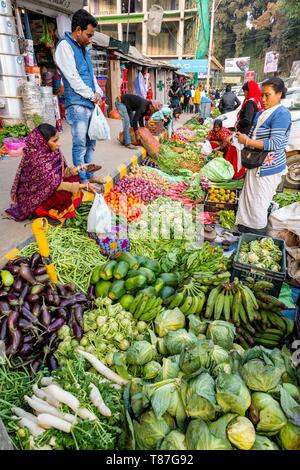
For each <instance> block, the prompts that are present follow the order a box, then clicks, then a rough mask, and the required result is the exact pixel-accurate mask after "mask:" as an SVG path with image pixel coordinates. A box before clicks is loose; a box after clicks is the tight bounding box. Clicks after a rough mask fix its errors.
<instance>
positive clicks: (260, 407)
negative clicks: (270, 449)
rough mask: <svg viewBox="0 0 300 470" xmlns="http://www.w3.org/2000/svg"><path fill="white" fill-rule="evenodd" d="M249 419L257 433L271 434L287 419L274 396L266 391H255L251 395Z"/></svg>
mask: <svg viewBox="0 0 300 470" xmlns="http://www.w3.org/2000/svg"><path fill="white" fill-rule="evenodd" d="M249 418H250V419H251V421H252V423H253V424H254V426H256V430H257V432H258V433H263V434H265V435H266V436H273V435H275V434H277V433H279V431H280V430H281V429H282V428H283V427H284V426H285V425H286V423H287V419H286V417H285V415H284V413H283V411H282V409H281V408H280V405H279V404H278V403H277V401H276V400H274V398H272V397H271V396H270V395H268V394H267V393H260V392H256V393H253V395H252V402H251V406H250V409H249Z"/></svg>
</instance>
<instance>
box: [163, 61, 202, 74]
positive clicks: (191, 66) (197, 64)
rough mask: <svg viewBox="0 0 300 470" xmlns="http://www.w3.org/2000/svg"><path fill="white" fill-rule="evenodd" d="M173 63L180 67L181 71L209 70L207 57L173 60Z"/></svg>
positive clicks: (197, 71)
mask: <svg viewBox="0 0 300 470" xmlns="http://www.w3.org/2000/svg"><path fill="white" fill-rule="evenodd" d="M171 64H172V65H176V67H180V72H185V73H207V70H208V60H206V59H192V60H188V59H182V60H171Z"/></svg>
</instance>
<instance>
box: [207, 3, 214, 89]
mask: <svg viewBox="0 0 300 470" xmlns="http://www.w3.org/2000/svg"><path fill="white" fill-rule="evenodd" d="M215 6H216V0H213V1H212V8H211V21H210V39H209V49H208V67H207V82H206V86H207V92H208V91H209V83H210V82H209V81H210V71H211V59H212V50H213V40H214V26H215Z"/></svg>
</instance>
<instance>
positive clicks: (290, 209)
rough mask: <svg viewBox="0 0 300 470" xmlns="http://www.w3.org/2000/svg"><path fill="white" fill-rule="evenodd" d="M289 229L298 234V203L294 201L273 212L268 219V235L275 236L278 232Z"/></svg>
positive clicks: (299, 219)
mask: <svg viewBox="0 0 300 470" xmlns="http://www.w3.org/2000/svg"><path fill="white" fill-rule="evenodd" d="M282 230H289V231H290V232H292V233H294V234H296V235H298V236H300V203H299V202H295V203H294V204H290V205H288V206H286V207H282V208H281V209H278V211H275V212H273V213H272V214H271V215H270V217H269V221H268V235H270V236H273V237H276V235H277V234H278V232H281V231H282Z"/></svg>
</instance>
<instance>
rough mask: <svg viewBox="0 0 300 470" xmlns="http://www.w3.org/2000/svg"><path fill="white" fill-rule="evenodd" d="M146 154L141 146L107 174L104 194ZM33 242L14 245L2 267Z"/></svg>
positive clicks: (88, 195)
mask: <svg viewBox="0 0 300 470" xmlns="http://www.w3.org/2000/svg"><path fill="white" fill-rule="evenodd" d="M146 156H147V152H146V150H145V149H144V148H142V147H141V148H139V149H138V151H137V152H136V154H135V155H132V157H130V159H129V160H126V162H125V163H121V165H119V166H118V167H117V168H116V169H115V170H113V171H112V173H111V174H110V175H107V176H105V177H104V180H105V181H106V183H105V184H104V185H103V186H104V194H107V193H108V192H109V191H110V190H111V189H112V188H113V186H114V185H115V184H116V183H117V181H119V180H120V179H122V178H124V176H126V175H128V173H129V172H130V170H131V168H132V167H133V166H136V165H138V164H140V163H142V161H143V160H145V158H146ZM85 194H86V195H87V197H84V199H83V200H85V201H92V200H93V199H94V196H93V195H92V194H90V193H85ZM32 242H34V237H33V236H31V237H29V238H27V240H25V241H24V242H22V243H20V244H19V245H17V246H15V247H13V248H12V249H11V250H9V251H8V252H7V253H5V255H3V256H2V257H1V258H0V268H1V266H4V265H5V264H6V263H7V261H9V260H12V259H14V258H16V257H17V256H18V255H19V254H20V251H21V250H22V248H24V246H26V245H28V244H29V243H32Z"/></svg>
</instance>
